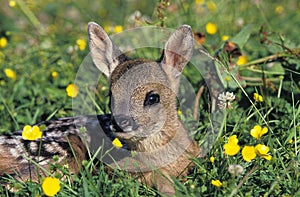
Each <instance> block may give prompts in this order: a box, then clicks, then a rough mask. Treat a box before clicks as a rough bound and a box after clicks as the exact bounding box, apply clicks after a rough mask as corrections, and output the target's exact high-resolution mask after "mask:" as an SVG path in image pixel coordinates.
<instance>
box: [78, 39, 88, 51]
mask: <svg viewBox="0 0 300 197" xmlns="http://www.w3.org/2000/svg"><path fill="white" fill-rule="evenodd" d="M76 44H77V46H78V48H79V50H80V51H84V49H85V48H86V41H85V40H84V39H77V40H76Z"/></svg>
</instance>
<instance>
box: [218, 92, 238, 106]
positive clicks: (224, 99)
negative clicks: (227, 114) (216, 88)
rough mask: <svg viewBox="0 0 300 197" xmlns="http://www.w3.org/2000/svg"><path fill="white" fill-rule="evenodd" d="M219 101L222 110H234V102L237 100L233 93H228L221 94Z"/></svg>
mask: <svg viewBox="0 0 300 197" xmlns="http://www.w3.org/2000/svg"><path fill="white" fill-rule="evenodd" d="M218 100H219V104H218V105H219V107H220V108H221V109H225V108H228V109H231V108H232V103H231V102H232V101H234V100H235V95H234V94H233V92H226V93H224V92H223V93H222V94H219V96H218Z"/></svg>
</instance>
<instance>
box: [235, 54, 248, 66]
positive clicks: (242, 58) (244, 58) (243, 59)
mask: <svg viewBox="0 0 300 197" xmlns="http://www.w3.org/2000/svg"><path fill="white" fill-rule="evenodd" d="M247 62H248V58H247V56H245V55H240V56H239V57H238V60H237V62H236V64H237V65H238V66H240V65H243V64H246V63H247Z"/></svg>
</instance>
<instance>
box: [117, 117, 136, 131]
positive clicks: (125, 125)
mask: <svg viewBox="0 0 300 197" xmlns="http://www.w3.org/2000/svg"><path fill="white" fill-rule="evenodd" d="M113 124H114V127H115V129H116V132H122V131H123V132H130V131H133V130H135V129H136V128H137V125H136V123H135V121H134V119H133V118H132V117H131V116H127V115H114V116H113Z"/></svg>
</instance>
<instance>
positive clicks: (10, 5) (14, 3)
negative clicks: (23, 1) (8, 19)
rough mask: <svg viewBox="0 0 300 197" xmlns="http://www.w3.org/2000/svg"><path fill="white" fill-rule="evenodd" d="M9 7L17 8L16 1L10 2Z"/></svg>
mask: <svg viewBox="0 0 300 197" xmlns="http://www.w3.org/2000/svg"><path fill="white" fill-rule="evenodd" d="M8 5H9V7H15V6H16V5H17V3H16V1H9V2H8Z"/></svg>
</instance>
